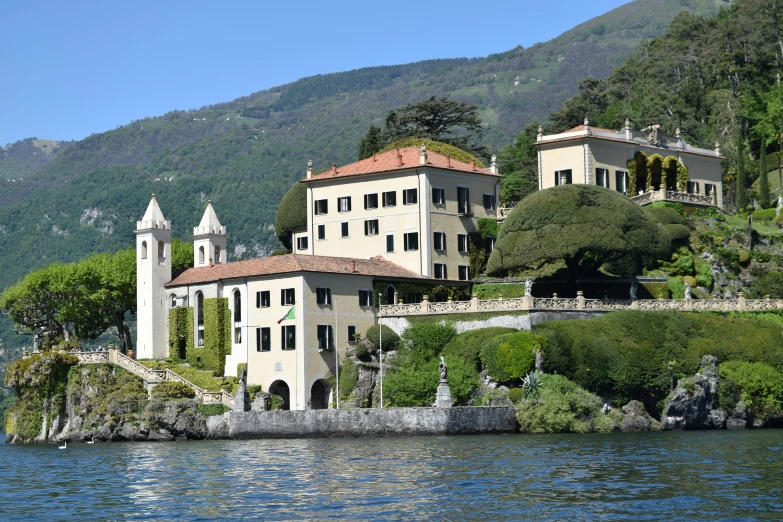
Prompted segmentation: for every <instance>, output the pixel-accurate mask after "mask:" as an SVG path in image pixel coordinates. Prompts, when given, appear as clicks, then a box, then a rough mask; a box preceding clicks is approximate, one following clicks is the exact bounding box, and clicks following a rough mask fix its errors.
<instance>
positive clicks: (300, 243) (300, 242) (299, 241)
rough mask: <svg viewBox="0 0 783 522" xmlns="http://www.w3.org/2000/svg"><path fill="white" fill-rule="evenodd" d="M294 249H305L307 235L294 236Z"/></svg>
mask: <svg viewBox="0 0 783 522" xmlns="http://www.w3.org/2000/svg"><path fill="white" fill-rule="evenodd" d="M296 249H297V250H307V236H305V237H298V238H296Z"/></svg>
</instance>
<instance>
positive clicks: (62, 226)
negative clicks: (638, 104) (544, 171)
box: [0, 0, 729, 346]
mask: <svg viewBox="0 0 783 522" xmlns="http://www.w3.org/2000/svg"><path fill="white" fill-rule="evenodd" d="M720 5H729V4H728V3H726V2H724V1H723V0H636V1H634V2H631V3H629V4H626V5H623V6H621V7H620V8H618V9H615V10H613V11H611V12H609V13H607V14H605V15H603V16H600V17H597V18H594V19H592V20H590V21H588V22H585V23H584V24H581V25H579V26H577V27H575V28H574V29H571V30H570V31H568V32H566V33H564V34H563V35H561V36H559V37H557V38H555V39H553V40H551V41H549V42H546V43H540V44H536V45H534V46H532V47H530V48H528V49H523V48H521V47H518V48H516V49H512V50H510V51H508V52H505V53H500V54H495V55H490V56H488V57H486V58H471V59H467V58H459V59H444V60H430V61H424V62H419V63H413V64H407V65H397V66H383V67H372V68H366V69H360V70H355V71H348V72H343V73H334V74H327V75H318V76H313V77H309V78H304V79H302V80H299V81H296V82H293V83H291V84H287V85H283V86H280V87H276V88H273V89H269V90H266V91H260V92H257V93H254V94H252V95H250V96H247V97H243V98H239V99H237V100H234V101H231V102H227V103H221V104H217V105H212V106H208V107H203V108H201V109H198V110H195V109H192V110H188V111H172V112H170V113H168V114H166V115H164V116H161V117H156V118H145V119H143V120H138V121H135V122H133V123H131V124H128V125H124V126H121V127H119V128H117V129H115V130H112V131H109V132H105V133H101V134H95V135H92V136H90V137H88V138H86V139H84V140H81V141H79V142H76V143H72V144H69V145H68V146H66V147H63V148H62V150H61V151H60V152H59V153H58V154H56V155H55V156H54V158H53V159H52V160H51V161H50V162H48V163H47V164H46V165H43V166H42V167H41V168H40V169H38V170H36V171H35V176H34V180H33V182H32V183H33V184H32V185H31V186H29V187H26V188H24V189H19V188H18V187H17V186H13V185H8V184H7V182H5V181H2V182H0V183H6V185H2V186H0V194H1V195H0V252H2V255H0V289H2V288H3V287H5V286H7V285H8V284H10V283H13V282H14V281H16V280H18V279H19V278H20V277H22V276H23V275H24V274H25V273H26V272H28V271H30V270H31V269H33V268H36V267H39V266H42V265H45V264H48V263H51V262H53V261H56V260H61V261H71V260H76V259H80V258H83V257H85V256H86V255H88V254H89V253H91V252H97V251H113V250H117V249H119V248H124V247H126V246H128V245H131V244H133V232H132V231H133V228H134V225H135V221H136V219H138V218H139V217H140V214H141V213H142V212H143V210H144V208H145V206H146V204H147V202H148V200H149V197H150V193H152V192H155V193H156V194H158V201H159V202H160V204H161V207H162V209H163V211H164V212H165V214H166V217H167V218H169V219H171V220H172V221H173V224H174V235H175V237H179V238H182V239H185V240H189V239H190V235H191V231H192V228H191V227H193V226H194V225H196V224H197V223H198V220H199V218H200V215H201V213H202V212H203V208H204V205H205V204H206V200H207V199H212V201H213V203H214V205H215V208H216V210H217V212H218V215H219V216H220V219H221V221H222V222H223V224H225V225H226V226H227V228H228V232H229V235H230V238H229V256H230V258H231V259H238V258H241V257H257V256H263V255H266V254H267V253H269V252H270V251H271V250H272V249H274V248H275V247H276V246H277V245H278V243H277V239H276V238H275V234H274V230H273V227H272V223H273V220H274V215H275V210H276V207H277V204H278V202H279V200H280V198H281V197H282V195H283V194H284V193H285V192H286V190H287V189H288V188H289V187H290V185H291V183H293V182H294V181H295V180H296V179H298V178H301V177H302V176H303V174H304V171H305V168H306V162H307V160H308V159H310V158H312V159H313V160H314V162H315V165H316V168H317V169H324V168H327V167H328V165H330V164H331V163H332V162H336V163H338V164H340V163H346V162H350V161H353V160H355V159H356V152H357V145H358V143H359V141H360V139H361V138H362V136H363V135H364V133H365V132H366V131H367V128H368V127H369V125H370V124H375V125H381V124H382V118H383V116H384V114H385V113H386V112H387V111H388V110H389V109H392V108H396V107H400V106H402V105H405V104H407V103H412V102H417V101H420V100H422V99H424V98H427V97H430V96H443V95H450V96H451V97H452V98H453V99H455V100H459V101H467V102H469V103H473V104H476V105H478V106H479V107H480V109H481V110H480V115H481V118H482V120H483V122H484V125H485V133H484V135H485V140H484V144H485V145H486V146H487V148H488V151H489V152H490V153H492V152H498V151H500V150H501V149H502V148H503V147H505V146H507V145H508V144H509V143H511V142H512V141H513V140H514V137H515V136H516V134H517V133H518V132H519V131H520V130H521V129H522V128H523V127H524V126H525V125H526V124H527V123H529V122H531V121H533V120H536V119H546V118H547V116H548V115H549V114H550V113H551V112H552V111H555V110H558V109H560V108H561V107H562V105H563V102H564V101H566V100H567V99H568V98H569V97H570V96H573V95H575V94H577V92H578V84H579V81H580V80H581V79H583V78H585V77H588V76H590V77H597V78H606V77H607V76H608V75H609V74H610V73H611V71H612V70H613V69H614V68H615V67H617V66H619V65H621V64H622V63H623V62H624V61H625V59H626V58H628V57H629V56H630V55H631V54H632V53H633V52H634V50H635V49H636V48H637V47H638V46H639V44H640V42H642V41H644V39H646V38H653V37H656V36H658V35H660V34H662V33H663V32H664V31H665V30H666V27H667V26H668V24H669V23H670V22H671V20H672V19H673V17H674V16H675V15H676V14H677V13H678V12H679V11H680V10H682V9H687V10H690V11H691V12H693V13H695V14H697V15H712V14H715V13H716V12H717V10H718V7H719V6H720ZM2 320H3V319H2V318H0V321H2ZM0 339H2V340H3V341H5V343H6V346H8V345H9V344H16V343H18V342H19V338H15V337H14V336H13V335H9V334H8V325H7V323H5V325H3V324H0Z"/></svg>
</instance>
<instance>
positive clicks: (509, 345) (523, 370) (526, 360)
mask: <svg viewBox="0 0 783 522" xmlns="http://www.w3.org/2000/svg"><path fill="white" fill-rule="evenodd" d="M493 341H496V342H489V343H486V344H485V346H484V348H483V349H482V350H481V363H482V365H483V367H484V369H485V370H486V371H487V374H488V375H489V376H490V377H492V378H493V379H494V380H495V381H497V382H508V381H512V380H517V379H521V378H522V377H524V376H525V374H527V372H529V371H530V370H531V369H532V368H533V364H534V363H535V361H536V356H535V354H534V353H533V352H535V351H536V350H541V351H543V350H544V347H545V345H546V338H544V337H541V336H540V335H535V334H532V333H530V332H526V331H520V332H516V333H512V334H507V335H503V336H500V337H496V338H494V339H493ZM497 341H499V342H497Z"/></svg>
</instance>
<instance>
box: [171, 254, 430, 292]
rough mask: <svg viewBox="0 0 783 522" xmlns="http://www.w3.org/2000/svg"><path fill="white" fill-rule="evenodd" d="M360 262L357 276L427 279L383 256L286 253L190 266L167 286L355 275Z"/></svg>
mask: <svg viewBox="0 0 783 522" xmlns="http://www.w3.org/2000/svg"><path fill="white" fill-rule="evenodd" d="M351 261H354V262H355V263H356V272H353V274H355V275H362V276H374V277H394V278H401V279H425V278H424V277H422V276H421V275H419V274H417V273H415V272H411V271H410V270H406V269H404V268H402V267H400V266H398V265H396V264H394V263H392V262H391V261H388V260H386V259H384V258H383V257H381V256H376V257H373V258H371V259H354V258H350V257H327V256H308V255H300V254H286V255H284V256H273V257H264V258H261V259H250V260H248V261H237V262H235V263H225V264H221V265H213V266H212V267H199V268H189V269H187V270H185V271H184V272H182V273H181V274H179V275H178V276H176V277H175V278H174V279H173V280H172V281H171V282H170V283H169V284H167V285H166V286H167V287H173V286H182V285H193V284H200V283H211V282H214V281H220V280H221V279H235V278H239V277H254V276H266V275H275V274H289V273H294V272H325V273H330V274H351V273H352V272H351V271H350V268H349V267H350V263H351Z"/></svg>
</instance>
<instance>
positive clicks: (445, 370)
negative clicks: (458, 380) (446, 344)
mask: <svg viewBox="0 0 783 522" xmlns="http://www.w3.org/2000/svg"><path fill="white" fill-rule="evenodd" d="M438 370H440V383H441V384H448V374H449V367H448V365H447V364H446V359H444V358H443V356H442V355H441V356H440V364H439V365H438Z"/></svg>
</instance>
